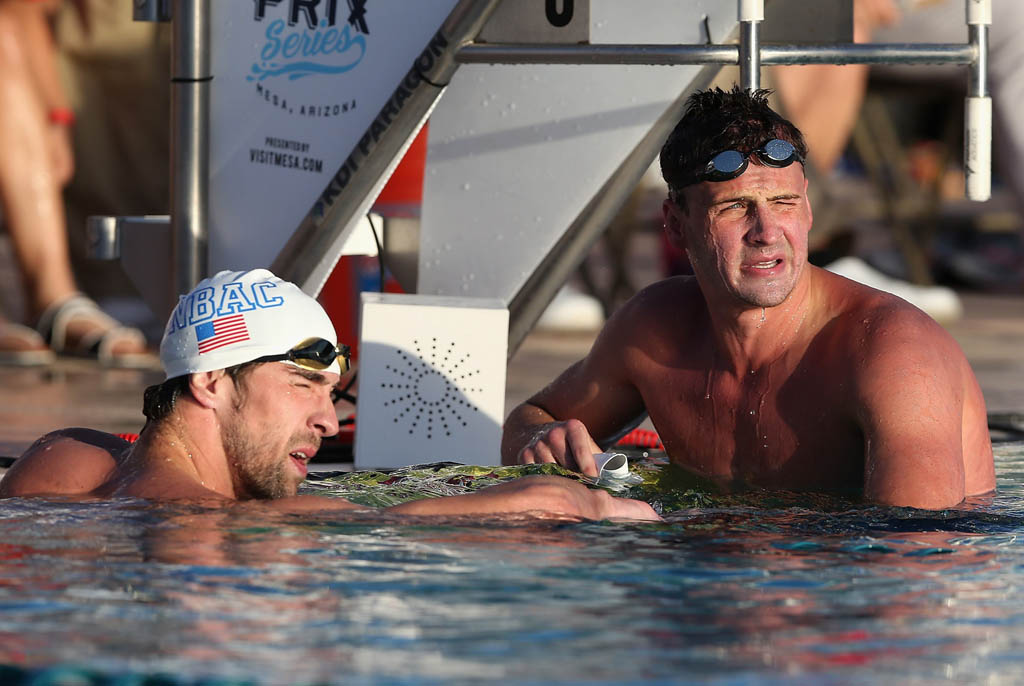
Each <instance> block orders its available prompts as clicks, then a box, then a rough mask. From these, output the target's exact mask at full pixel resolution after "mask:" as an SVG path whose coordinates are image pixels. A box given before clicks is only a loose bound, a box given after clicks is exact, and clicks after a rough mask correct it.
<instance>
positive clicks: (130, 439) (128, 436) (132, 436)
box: [114, 434, 139, 443]
mask: <svg viewBox="0 0 1024 686" xmlns="http://www.w3.org/2000/svg"><path fill="white" fill-rule="evenodd" d="M114 435H115V436H117V437H118V438H121V439H124V440H126V441H128V442H129V443H134V442H135V441H137V440H139V435H138V434H114Z"/></svg>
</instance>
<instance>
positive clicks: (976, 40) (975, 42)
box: [967, 24, 989, 98]
mask: <svg viewBox="0 0 1024 686" xmlns="http://www.w3.org/2000/svg"><path fill="white" fill-rule="evenodd" d="M967 35H968V41H969V42H970V45H971V48H972V50H973V51H975V54H976V57H975V59H974V60H973V61H972V62H971V69H970V71H969V73H968V76H967V95H968V97H972V98H987V97H988V96H989V93H988V26H987V25H985V24H971V25H969V26H968V27H967Z"/></svg>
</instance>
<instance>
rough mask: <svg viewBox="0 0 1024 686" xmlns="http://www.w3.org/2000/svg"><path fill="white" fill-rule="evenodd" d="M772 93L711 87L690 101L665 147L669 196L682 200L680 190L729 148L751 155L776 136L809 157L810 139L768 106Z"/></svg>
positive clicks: (664, 171) (664, 173)
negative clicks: (805, 139) (806, 141)
mask: <svg viewBox="0 0 1024 686" xmlns="http://www.w3.org/2000/svg"><path fill="white" fill-rule="evenodd" d="M771 93H772V92H771V91H769V90H764V89H759V90H756V91H749V90H745V89H741V88H740V87H739V86H734V87H733V89H732V90H731V91H723V90H722V89H721V88H710V89H708V90H706V91H698V92H696V93H694V94H693V95H691V96H690V99H689V100H687V102H686V113H685V114H684V115H683V118H682V119H680V120H679V123H678V124H676V127H675V129H673V130H672V133H671V134H669V137H668V140H666V141H665V145H664V146H662V148H661V175H662V176H663V177H664V178H665V183H667V184H668V192H669V197H670V198H671V199H672V201H673V202H675V203H676V204H680V203H681V193H680V191H681V190H682V189H683V188H685V187H686V186H690V185H692V184H694V183H697V182H698V178H697V177H698V174H700V173H701V172H702V171H704V168H705V166H706V165H707V163H708V160H710V159H711V158H712V157H714V156H715V155H717V154H718V153H720V152H722V151H723V150H739V151H740V152H743V153H750V151H752V150H756V149H757V148H759V147H761V146H762V145H763V144H765V143H767V142H768V141H770V140H771V139H773V138H781V139H782V140H784V141H788V142H790V143H792V144H793V147H795V148H796V150H797V152H798V153H799V154H800V156H801V157H802V158H803V159H806V158H807V143H805V142H804V137H803V134H802V133H800V130H799V129H798V128H796V127H795V126H794V125H793V124H792V123H791V122H790V121H788V120H787V119H784V118H783V117H781V116H780V115H779V114H778V113H776V112H775V111H774V110H773V109H772V108H771V107H769V106H768V96H769V95H771Z"/></svg>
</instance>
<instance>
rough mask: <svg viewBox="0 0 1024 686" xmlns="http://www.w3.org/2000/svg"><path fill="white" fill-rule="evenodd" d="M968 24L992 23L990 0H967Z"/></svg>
mask: <svg viewBox="0 0 1024 686" xmlns="http://www.w3.org/2000/svg"><path fill="white" fill-rule="evenodd" d="M967 23H968V24H991V23H992V0H967Z"/></svg>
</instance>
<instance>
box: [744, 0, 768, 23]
mask: <svg viewBox="0 0 1024 686" xmlns="http://www.w3.org/2000/svg"><path fill="white" fill-rule="evenodd" d="M740 21H764V0H740Z"/></svg>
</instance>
